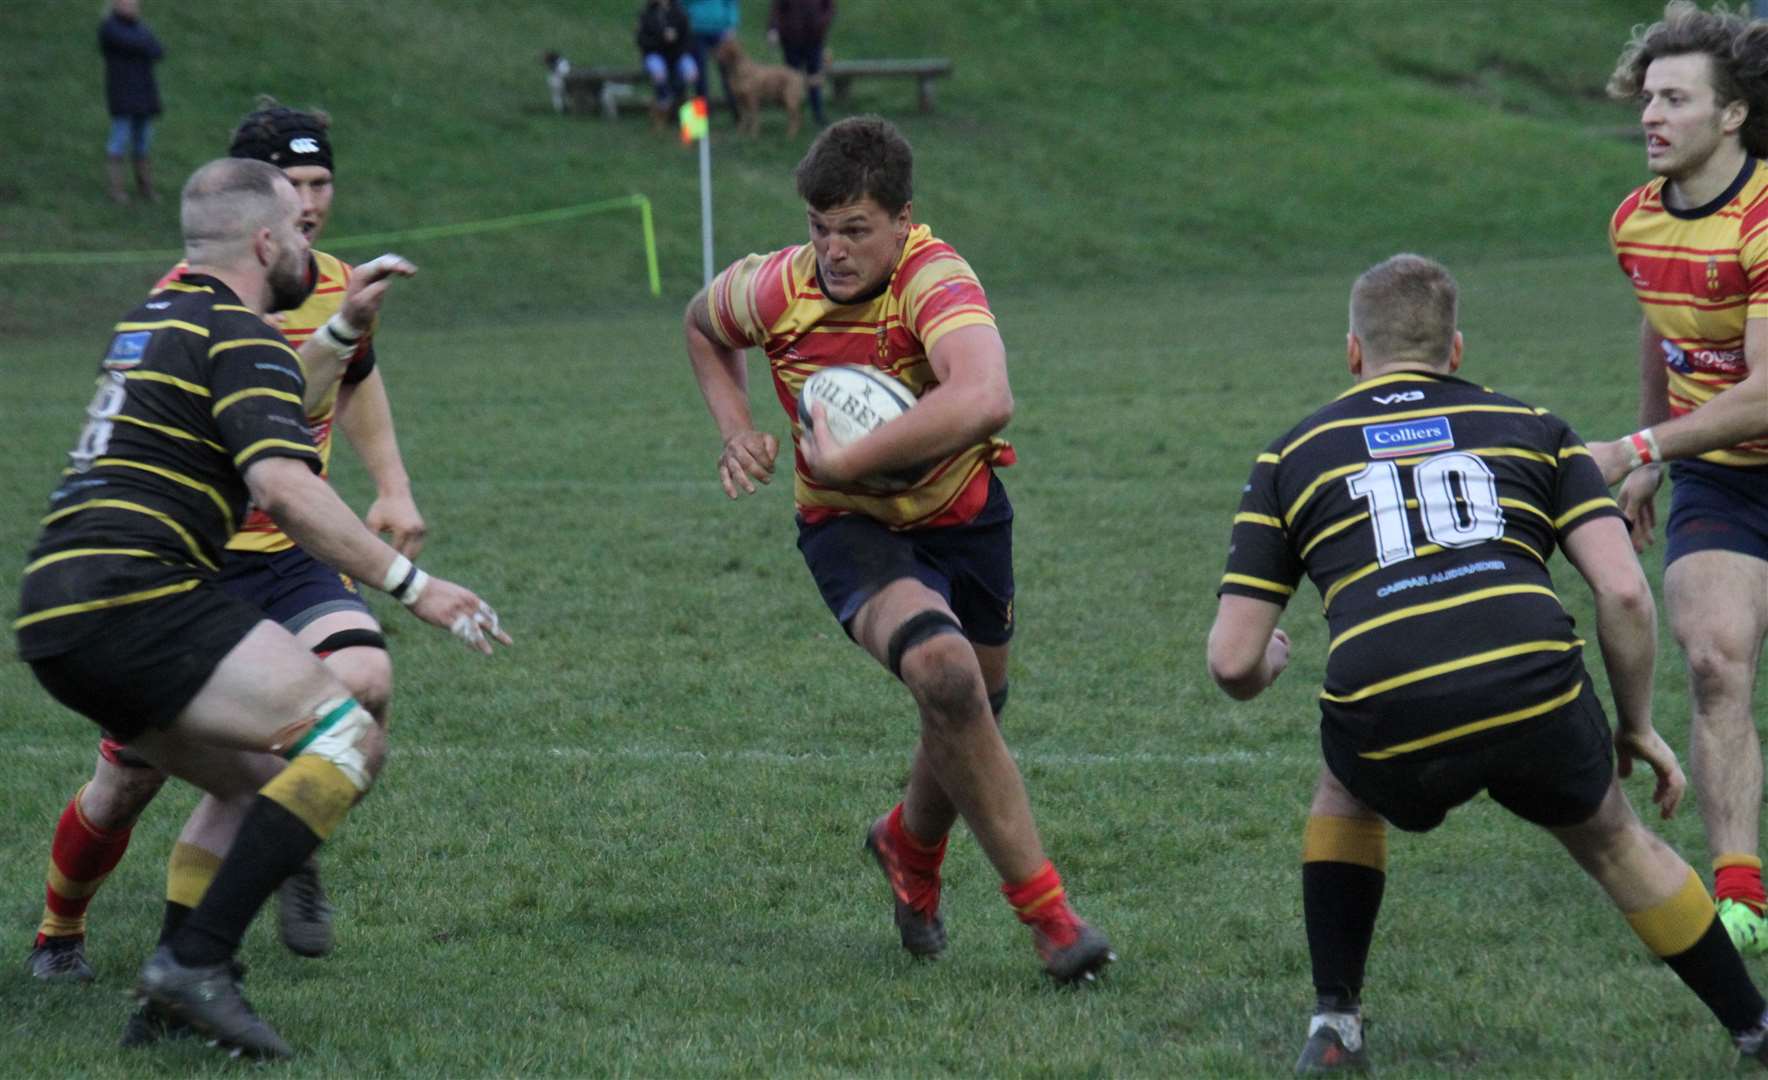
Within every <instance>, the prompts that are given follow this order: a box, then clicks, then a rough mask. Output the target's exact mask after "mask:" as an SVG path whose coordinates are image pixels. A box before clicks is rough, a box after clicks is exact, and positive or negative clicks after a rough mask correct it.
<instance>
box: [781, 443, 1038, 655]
mask: <svg viewBox="0 0 1768 1080" xmlns="http://www.w3.org/2000/svg"><path fill="white" fill-rule="evenodd" d="M798 550H799V551H800V552H802V553H803V555H804V562H805V564H806V565H807V566H809V567H810V573H811V576H812V577H814V578H816V587H817V589H818V590H819V591H820V592H821V593H822V594H823V603H825V604H827V605H829V610H830V611H831V612H833V613H834V615H835V618H836V619H838V620H840V623H841V626H842V628H843V629H846V630H847V632H848V633H849V634H852V633H853V630H852V627H851V625H850V624H851V623H852V621H853V617H854V616H855V615H857V614H858V613H859V609H860V608H861V607H863V606H864V605H865V602H866V601H867V600H870V599H871V598H872V597H873V596H874V595H876V594H877V592H878V591H879V590H880V589H882V588H884V586H886V585H889V584H890V583H891V582H893V581H901V580H902V579H903V578H914V579H915V580H916V581H919V582H920V583H921V584H923V585H925V586H927V587H928V588H929V589H932V590H933V591H934V592H937V593H938V594H939V595H941V596H943V597H945V601H946V603H948V604H950V605H951V608H952V614H954V615H956V616H957V617H958V622H960V623H962V624H963V627H964V634H965V636H967V637H968V638H969V639H970V640H971V641H973V642H975V643H976V644H978V645H1005V644H1006V643H1007V642H1009V641H1011V640H1012V638H1013V504H1012V503H1010V502H1008V501H1007V491H1006V489H1005V488H1003V487H1002V486H1001V482H1000V479H999V478H998V477H990V478H989V482H988V501H987V502H985V503H984V504H983V506H982V512H981V513H979V514H977V515H976V517H975V518H974V519H972V520H971V521H969V522H968V523H967V524H964V525H953V526H951V527H949V528H943V529H910V530H908V531H905V532H894V531H892V530H891V529H889V528H887V527H886V526H884V525H881V524H879V523H878V522H876V521H874V520H872V519H871V518H869V517H865V516H863V515H860V514H846V515H843V516H841V517H838V518H833V519H831V520H829V521H824V522H821V523H819V524H816V525H806V524H804V523H803V522H802V521H800V522H799V523H798Z"/></svg>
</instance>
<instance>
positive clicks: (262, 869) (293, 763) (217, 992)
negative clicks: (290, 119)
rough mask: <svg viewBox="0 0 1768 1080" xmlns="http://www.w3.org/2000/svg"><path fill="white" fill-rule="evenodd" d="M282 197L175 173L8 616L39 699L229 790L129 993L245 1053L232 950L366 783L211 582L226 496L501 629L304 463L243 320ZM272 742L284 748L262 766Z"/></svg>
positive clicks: (290, 243) (398, 592)
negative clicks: (152, 276)
mask: <svg viewBox="0 0 1768 1080" xmlns="http://www.w3.org/2000/svg"><path fill="white" fill-rule="evenodd" d="M298 216H299V203H298V201H297V199H296V196H295V192H294V188H293V187H292V186H291V185H290V183H289V181H288V180H287V179H286V178H285V177H284V176H283V174H282V172H281V171H280V170H278V169H276V168H275V167H274V166H271V165H268V164H265V163H263V162H258V161H249V160H239V159H223V160H220V161H215V162H211V163H209V164H208V165H205V166H204V167H203V168H201V169H199V170H198V171H197V172H196V173H195V174H194V175H193V176H192V177H191V179H190V180H189V182H188V183H187V184H186V185H185V188H184V195H183V206H182V220H183V230H184V242H185V256H186V259H187V260H188V262H189V269H188V271H187V272H186V273H185V274H184V275H183V276H182V277H180V279H179V280H178V281H176V282H171V283H169V284H168V285H167V287H166V288H165V289H164V290H162V291H160V292H158V293H156V294H155V295H154V296H153V297H152V298H150V299H149V300H148V301H147V303H145V304H143V305H142V306H140V307H138V308H137V309H135V311H133V312H131V313H130V314H129V315H128V316H127V317H126V318H125V319H124V320H123V321H122V322H121V323H119V324H118V325H117V327H116V329H115V332H114V333H113V336H112V338H111V341H110V345H109V347H108V349H107V350H106V353H105V355H104V358H103V360H102V361H101V363H100V365H99V374H98V391H97V393H96V395H95V396H94V397H93V399H92V402H91V404H90V405H88V406H87V410H86V415H87V421H86V425H85V427H84V428H83V429H82V431H81V432H80V435H79V437H78V439H77V441H76V442H75V445H74V448H73V450H72V451H71V453H70V455H69V457H70V463H69V467H68V469H67V470H66V472H65V474H64V478H63V482H62V484H61V486H60V487H58V488H57V489H56V490H55V492H54V493H53V494H52V495H51V496H50V511H49V513H48V514H47V515H46V516H45V517H44V518H43V522H42V525H43V528H42V532H41V533H40V534H39V536H38V539H37V542H36V545H35V546H34V547H33V548H32V550H31V553H30V561H29V563H28V564H27V565H26V567H25V572H24V578H23V583H22V585H21V592H20V604H19V616H18V618H17V620H16V621H15V622H14V623H13V627H14V630H15V632H16V634H17V639H18V650H19V655H20V656H21V657H22V658H23V659H25V660H26V661H28V662H29V663H30V665H31V668H32V671H33V672H34V673H35V675H36V676H37V679H38V681H39V682H41V683H42V684H43V686H44V687H45V688H46V689H47V690H48V691H49V692H50V693H51V694H52V695H53V696H54V697H55V698H56V699H57V700H59V701H60V702H62V703H63V704H64V705H66V706H68V707H69V708H72V709H74V710H76V711H78V712H81V713H83V714H85V715H86V716H88V717H90V718H91V719H92V720H94V721H95V722H97V723H98V724H99V725H100V726H102V727H103V728H104V729H105V730H106V731H108V732H109V733H110V734H111V735H112V736H113V737H115V738H116V739H118V740H119V741H121V742H122V743H124V744H125V745H126V746H127V747H128V748H129V749H130V750H131V751H132V752H133V753H135V754H137V755H139V756H140V757H141V758H142V759H144V760H145V761H147V762H148V763H149V764H150V765H152V766H154V767H155V768H158V769H160V770H162V771H164V772H167V773H170V774H171V775H173V776H177V777H180V778H181V779H184V780H186V781H188V782H190V783H192V784H194V785H196V786H198V787H200V788H202V789H203V790H205V791H206V792H208V793H209V794H211V795H213V796H215V797H216V798H218V799H222V800H234V801H246V802H249V803H250V809H249V810H248V811H247V812H246V814H245V817H244V820H243V822H242V823H241V824H240V826H239V830H238V834H237V837H236V838H235V840H234V842H233V843H232V845H231V847H229V849H228V850H227V854H226V857H225V858H224V859H223V860H222V862H221V864H220V866H219V868H218V870H217V871H216V873H215V875H214V879H213V881H212V883H211V884H210V886H209V888H208V890H207V891H206V892H205V894H204V895H203V898H202V901H201V903H199V904H198V905H197V906H196V908H195V910H194V911H192V912H191V913H190V915H189V917H188V918H187V919H185V920H184V922H183V924H182V925H181V926H180V928H179V929H178V931H177V932H176V933H175V934H173V935H171V936H170V937H169V939H167V940H166V941H164V942H163V943H162V945H161V946H160V948H159V949H158V950H156V951H155V952H154V954H153V956H152V957H151V958H150V959H149V961H148V962H147V964H146V966H145V967H144V968H143V969H142V972H141V978H140V983H139V986H138V990H139V992H140V993H141V994H142V995H143V997H144V998H145V1000H146V1002H147V1003H148V1005H149V1006H150V1007H152V1008H154V1009H157V1010H159V1011H161V1012H162V1013H164V1014H167V1015H169V1016H170V1017H171V1018H173V1019H176V1020H180V1021H183V1022H185V1023H188V1024H190V1025H191V1026H192V1027H194V1028H196V1029H197V1030H198V1031H199V1032H201V1033H203V1034H205V1035H208V1036H209V1037H210V1038H212V1039H215V1040H217V1041H219V1042H220V1043H221V1044H223V1045H226V1046H228V1047H229V1048H231V1049H234V1050H237V1051H241V1052H246V1053H250V1054H254V1055H260V1056H284V1055H286V1054H287V1053H288V1052H289V1050H288V1046H287V1044H285V1043H284V1042H283V1041H282V1040H281V1038H279V1037H278V1036H277V1034H276V1033H275V1031H273V1030H272V1029H271V1028H270V1027H269V1025H267V1024H265V1023H264V1022H263V1021H262V1020H261V1019H259V1018H258V1016H257V1015H256V1014H255V1013H254V1012H252V1010H251V1009H250V1007H249V1006H247V1005H246V1003H245V1000H244V997H243V996H242V994H241V993H240V989H239V986H238V984H237V982H236V977H235V969H234V966H233V958H234V953H235V952H236V950H237V949H238V946H239V942H240V939H241V937H242V936H243V935H244V933H245V929H246V926H247V925H248V924H249V923H250V921H251V919H252V916H253V915H254V914H256V912H257V910H258V908H259V907H260V906H262V904H263V903H264V901H265V899H266V898H268V896H269V895H270V893H271V891H273V890H274V889H275V888H276V887H277V885H278V884H280V883H281V882H282V880H283V879H284V878H286V877H287V876H288V875H289V873H290V872H291V871H293V870H294V869H295V868H297V867H299V866H300V865H302V864H303V863H304V862H306V860H307V859H308V858H309V857H310V856H311V855H312V853H313V852H314V850H315V849H317V848H318V846H319V845H320V843H321V842H322V841H323V840H324V839H325V838H326V837H327V836H329V835H330V834H331V833H332V831H333V830H334V829H336V828H337V826H338V825H339V824H340V823H341V822H342V821H343V818H344V816H345V814H346V813H347V812H348V811H349V809H350V807H351V806H352V805H353V804H354V803H355V802H356V800H358V799H359V798H360V797H361V796H362V795H363V794H364V793H365V792H366V791H367V790H368V788H369V786H370V784H371V783H372V782H373V779H374V776H375V774H376V773H377V772H378V770H379V768H380V763H381V760H382V758H383V755H384V749H385V742H384V739H385V736H384V734H383V731H382V729H381V728H380V726H379V725H377V724H376V723H375V722H374V720H373V718H372V717H371V716H370V715H369V713H368V711H367V710H366V709H364V708H363V707H362V706H361V705H360V704H359V703H358V702H357V701H356V700H355V699H354V698H353V697H351V695H350V694H349V692H348V690H346V689H345V687H344V685H343V683H342V682H340V681H339V679H338V678H337V676H336V675H334V674H333V673H332V672H331V671H330V670H329V669H328V668H327V667H326V666H325V665H323V664H322V663H321V662H320V661H319V660H318V659H317V658H316V657H315V656H314V655H313V654H312V653H311V652H309V651H308V650H306V649H304V648H302V647H301V646H300V645H299V644H298V643H297V642H296V640H295V638H294V636H293V635H291V634H290V633H289V632H288V631H287V630H286V629H284V628H283V627H282V626H280V625H278V624H277V623H276V622H274V621H272V620H270V619H267V618H265V616H264V614H263V612H262V611H260V610H259V609H258V608H256V607H254V606H252V605H250V604H247V603H245V602H244V601H241V600H239V599H238V598H236V597H234V596H232V595H230V594H228V593H227V592H225V591H224V590H223V589H221V587H220V586H219V584H218V583H217V578H218V575H219V570H220V564H221V559H222V552H223V550H224V548H225V546H226V544H227V541H228V540H229V539H230V538H231V537H232V535H233V534H234V533H235V532H236V531H237V530H238V529H239V527H240V525H241V523H242V522H243V521H244V519H245V515H246V510H247V507H248V503H249V504H250V505H255V506H257V507H259V508H262V509H263V510H264V511H265V512H267V513H268V514H270V516H271V517H272V518H273V519H275V521H276V522H277V524H278V525H280V526H281V527H282V528H283V529H284V530H286V531H287V532H288V533H289V535H290V536H292V537H293V538H294V539H295V540H296V541H297V542H298V543H299V544H301V546H302V547H304V548H305V549H306V550H308V551H310V552H312V553H313V554H314V555H315V556H316V557H318V558H320V559H322V560H324V561H325V562H326V563H328V564H329V565H332V566H335V567H337V568H338V569H339V570H341V571H343V572H345V573H348V574H351V575H352V576H354V577H356V578H357V579H358V580H362V581H367V582H371V583H377V584H379V585H380V587H382V588H383V589H385V590H387V591H388V592H391V593H392V594H393V595H395V596H397V597H398V598H399V599H400V600H401V601H403V602H404V603H405V604H406V605H407V606H409V607H411V609H412V611H413V612H414V613H415V614H416V615H417V616H418V617H419V618H422V619H423V620H425V621H426V622H430V623H432V624H434V625H437V626H441V627H446V628H448V629H450V630H451V631H453V632H454V633H455V634H456V635H457V636H459V637H461V638H462V639H463V640H465V641H466V642H467V643H468V644H469V645H471V646H472V647H474V648H477V649H479V650H480V651H482V652H485V653H489V652H491V644H490V641H491V640H492V639H495V640H499V641H503V642H504V643H506V644H507V643H508V640H509V638H508V636H507V635H506V634H504V633H503V632H502V630H501V628H500V626H499V625H498V620H497V617H496V614H495V613H494V612H493V611H492V610H491V608H490V607H489V606H488V605H486V604H485V603H484V602H483V601H482V600H480V599H479V598H478V597H477V596H475V595H473V593H472V592H470V591H469V590H467V589H464V588H462V587H460V586H458V585H455V584H452V583H450V582H446V581H443V580H441V579H439V578H431V577H430V576H429V575H427V574H425V573H423V572H422V571H420V570H418V569H417V568H416V567H415V566H413V565H412V563H411V560H410V559H408V558H407V557H405V556H404V555H401V554H399V553H398V552H397V551H395V550H394V549H393V548H391V547H389V546H388V545H386V544H385V543H383V542H382V541H381V540H380V539H379V538H377V537H376V536H375V535H374V533H372V532H371V531H369V529H368V528H367V527H366V526H364V525H363V524H362V522H361V521H359V520H358V519H357V518H356V516H355V515H354V514H353V513H352V512H351V511H350V509H349V507H347V506H346V505H344V503H343V502H342V500H340V499H339V498H338V496H337V495H336V494H335V493H334V492H333V491H332V490H331V488H330V487H329V486H328V485H327V484H326V483H325V481H324V480H323V479H321V478H320V476H319V475H318V473H319V464H320V462H319V454H318V452H317V450H316V449H315V447H314V444H313V438H312V435H311V434H310V432H309V430H308V425H307V420H306V416H305V413H304V404H305V400H304V399H305V396H306V391H307V386H306V383H305V380H304V378H303V376H302V371H301V365H300V363H299V362H298V360H297V358H296V355H295V353H294V351H293V350H291V349H290V348H289V346H288V344H287V342H286V341H284V340H283V338H282V337H281V335H280V334H278V333H277V332H276V330H275V329H274V328H273V327H271V326H270V325H269V324H268V323H266V322H265V321H264V318H263V316H264V314H265V313H266V312H267V311H270V310H276V309H280V308H284V307H287V306H289V305H290V304H291V303H292V302H295V301H298V299H299V296H300V294H301V291H302V286H303V275H302V268H303V267H304V266H305V264H306V258H307V251H308V246H307V241H306V239H305V237H303V236H302V235H301V233H300V232H299V230H298V229H297V227H296V220H297V218H298ZM272 754H274V755H280V756H281V757H283V758H286V759H288V764H287V766H286V768H283V769H281V770H277V771H275V774H274V777H273V778H272V779H270V780H268V782H264V781H263V780H262V779H261V778H262V777H263V775H264V773H265V772H266V770H265V769H264V768H263V764H262V763H263V761H264V759H265V757H266V755H272Z"/></svg>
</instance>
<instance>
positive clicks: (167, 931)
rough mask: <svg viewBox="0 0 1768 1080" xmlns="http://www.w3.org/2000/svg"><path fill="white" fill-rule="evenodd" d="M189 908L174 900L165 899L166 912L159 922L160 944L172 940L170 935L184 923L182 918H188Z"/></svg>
mask: <svg viewBox="0 0 1768 1080" xmlns="http://www.w3.org/2000/svg"><path fill="white" fill-rule="evenodd" d="M190 910H191V909H190V908H187V907H185V906H184V905H183V904H180V903H178V902H177V901H176V900H168V901H166V914H165V915H164V917H163V918H162V920H161V922H160V944H161V945H164V944H165V943H166V942H168V941H171V940H172V935H174V934H176V933H177V932H178V928H179V927H181V926H183V925H184V920H186V919H188V918H190Z"/></svg>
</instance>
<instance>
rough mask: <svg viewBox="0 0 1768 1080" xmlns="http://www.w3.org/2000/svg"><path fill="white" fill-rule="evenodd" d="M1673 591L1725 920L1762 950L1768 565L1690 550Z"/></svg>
mask: <svg viewBox="0 0 1768 1080" xmlns="http://www.w3.org/2000/svg"><path fill="white" fill-rule="evenodd" d="M1664 597H1665V601H1666V603H1667V606H1668V607H1669V609H1670V622H1671V626H1672V628H1673V629H1674V631H1675V634H1676V640H1677V642H1678V643H1679V644H1680V645H1681V647H1682V655H1683V657H1684V658H1685V660H1686V661H1687V665H1688V680H1689V690H1690V694H1691V696H1692V697H1693V699H1694V703H1693V704H1694V717H1693V722H1692V726H1691V731H1690V740H1689V742H1690V746H1689V766H1690V772H1691V774H1692V776H1693V779H1694V786H1695V794H1696V799H1697V802H1698V803H1699V805H1700V812H1701V820H1702V822H1703V823H1704V824H1705V826H1706V835H1707V850H1708V853H1709V854H1710V855H1711V856H1712V859H1713V869H1714V892H1715V893H1716V895H1717V897H1718V903H1719V909H1720V917H1721V919H1722V921H1723V922H1724V923H1725V924H1726V928H1727V930H1728V932H1730V933H1731V935H1732V941H1733V943H1734V944H1735V945H1737V947H1738V948H1739V949H1740V950H1742V951H1744V952H1746V953H1748V954H1750V955H1762V954H1765V953H1768V922H1764V920H1763V918H1762V915H1763V908H1764V905H1765V904H1768V895H1765V894H1764V891H1763V887H1762V862H1761V857H1760V851H1759V849H1758V843H1759V818H1760V814H1761V806H1762V744H1761V739H1760V737H1759V735H1758V734H1757V731H1756V724H1755V720H1754V718H1753V717H1752V716H1751V714H1750V699H1751V695H1752V692H1753V690H1754V687H1755V677H1756V670H1757V667H1758V665H1759V663H1760V661H1761V656H1762V636H1763V633H1764V632H1765V631H1768V561H1764V560H1763V559H1758V558H1753V557H1751V556H1749V555H1745V554H1742V553H1739V552H1735V551H1724V550H1718V549H1709V550H1702V551H1695V552H1692V553H1690V554H1687V555H1683V556H1681V557H1680V558H1677V559H1676V560H1675V561H1674V562H1672V563H1670V565H1669V568H1668V569H1667V570H1666V571H1665V572H1664Z"/></svg>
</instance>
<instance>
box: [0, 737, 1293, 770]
mask: <svg viewBox="0 0 1768 1080" xmlns="http://www.w3.org/2000/svg"><path fill="white" fill-rule="evenodd" d="M7 752H8V753H13V754H19V755H21V756H27V757H34V758H56V759H74V760H79V759H80V758H82V757H83V756H86V757H89V756H90V754H91V753H93V751H92V750H90V749H86V750H81V749H79V748H77V747H70V746H67V745H65V744H60V745H46V744H42V743H34V744H31V743H27V744H25V745H23V746H10V747H8V748H7ZM1013 756H1014V758H1015V759H1017V760H1018V762H1019V763H1020V764H1021V765H1044V766H1058V767H1064V768H1068V767H1081V766H1102V767H1115V768H1135V767H1138V766H1146V765H1159V766H1167V767H1171V768H1214V767H1222V766H1234V765H1288V766H1304V765H1308V764H1312V763H1315V762H1317V761H1318V760H1319V759H1318V758H1315V757H1308V756H1305V755H1302V754H1293V753H1279V752H1275V751H1264V750H1225V751H1220V752H1217V753H1210V754H1177V753H1156V752H1150V751H1133V752H1130V753H1120V754H1086V753H1044V752H1041V751H1020V752H1017V753H1015V754H1014V755H1013ZM391 758H392V760H391V762H390V764H392V766H393V767H394V768H397V767H398V760H399V759H400V758H432V759H448V758H467V759H471V760H474V761H484V760H487V759H491V760H499V761H530V760H534V759H536V758H558V759H562V760H582V761H596V760H608V761H641V762H657V763H662V764H686V765H717V764H747V765H828V766H834V767H837V768H876V767H877V766H879V765H906V764H907V763H908V759H909V755H908V750H907V748H906V747H905V748H904V749H903V750H900V751H899V750H889V751H885V750H866V751H848V750H839V751H823V750H804V751H784V750H683V749H678V748H671V747H655V746H614V747H595V746H527V747H522V746H494V747H472V746H428V745H423V744H418V745H411V744H406V745H401V744H400V743H399V738H398V733H397V732H395V733H394V737H393V746H392V754H391Z"/></svg>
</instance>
